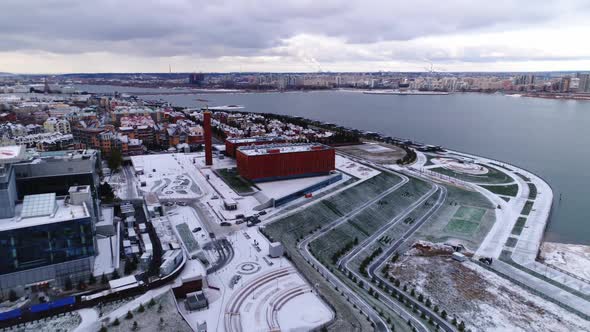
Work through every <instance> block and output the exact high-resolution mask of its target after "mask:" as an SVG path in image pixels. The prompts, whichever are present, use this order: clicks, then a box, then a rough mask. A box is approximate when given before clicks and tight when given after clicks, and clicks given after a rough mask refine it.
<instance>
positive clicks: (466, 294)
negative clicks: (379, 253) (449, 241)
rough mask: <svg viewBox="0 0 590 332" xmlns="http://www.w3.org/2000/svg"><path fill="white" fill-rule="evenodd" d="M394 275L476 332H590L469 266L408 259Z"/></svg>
mask: <svg viewBox="0 0 590 332" xmlns="http://www.w3.org/2000/svg"><path fill="white" fill-rule="evenodd" d="M391 274H392V275H393V276H395V277H396V278H399V279H400V281H401V282H402V284H406V283H408V281H409V283H408V289H411V288H415V289H416V291H417V292H418V293H422V294H424V296H425V297H426V298H430V299H431V300H432V302H433V304H435V305H438V306H439V307H440V310H441V311H442V310H445V311H447V313H448V314H449V317H453V316H454V315H456V316H457V318H458V319H459V320H463V321H465V324H466V325H467V328H469V329H471V330H472V331H515V332H516V331H523V332H524V331H564V332H566V331H588V330H590V322H588V321H586V320H584V319H582V318H580V317H578V316H576V315H575V314H572V313H570V312H569V311H567V310H565V309H563V308H561V307H559V306H557V305H555V304H553V303H551V302H549V301H546V300H544V299H543V298H541V297H538V296H536V295H533V294H531V293H529V292H527V291H526V290H524V289H522V288H520V287H519V286H517V285H515V284H513V283H511V282H510V281H508V280H506V279H504V278H501V277H499V276H498V275H496V274H494V273H493V272H490V271H487V270H486V269H484V268H482V267H480V266H478V265H476V264H475V263H472V262H469V261H467V262H463V263H459V262H457V261H454V260H452V259H451V258H450V257H448V256H447V257H417V256H403V257H401V258H400V260H399V261H398V262H397V263H396V264H395V265H393V268H392V270H391Z"/></svg>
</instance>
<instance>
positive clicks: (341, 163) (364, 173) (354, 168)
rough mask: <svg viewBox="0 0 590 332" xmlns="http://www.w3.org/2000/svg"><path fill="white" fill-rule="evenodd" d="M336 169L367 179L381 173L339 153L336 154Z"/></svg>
mask: <svg viewBox="0 0 590 332" xmlns="http://www.w3.org/2000/svg"><path fill="white" fill-rule="evenodd" d="M385 149H386V148H385ZM336 169H338V170H340V171H342V172H345V173H348V174H350V175H352V176H354V177H357V178H359V179H369V178H372V177H373V176H375V175H377V174H379V173H381V172H380V171H378V170H376V169H374V168H370V167H367V166H365V165H362V164H359V163H357V162H354V161H352V160H350V159H348V158H346V157H343V156H341V155H336Z"/></svg>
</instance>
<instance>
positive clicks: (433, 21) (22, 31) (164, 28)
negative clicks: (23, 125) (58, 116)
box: [0, 0, 590, 73]
mask: <svg viewBox="0 0 590 332" xmlns="http://www.w3.org/2000/svg"><path fill="white" fill-rule="evenodd" d="M589 22H590V1H587V0H580V1H578V0H560V1H549V0H536V1H529V0H493V1H489V0H444V1H440V0H404V1H398V0H362V1H356V0H347V1H334V0H299V1H292V0H280V1H279V0H234V1H226V0H215V1H201V0H165V1H164V0H125V1H120V0H92V1H80V0H0V72H11V73H80V72H84V73H90V72H168V71H169V68H171V69H172V71H173V72H232V71H233V72H237V71H248V72H250V71H266V72H317V71H320V70H321V71H333V72H342V71H348V72H354V71H380V70H382V71H425V70H426V69H429V68H431V67H432V69H434V70H435V71H440V72H445V71H562V70H590V43H589V42H588V37H589V36H590V23H589Z"/></svg>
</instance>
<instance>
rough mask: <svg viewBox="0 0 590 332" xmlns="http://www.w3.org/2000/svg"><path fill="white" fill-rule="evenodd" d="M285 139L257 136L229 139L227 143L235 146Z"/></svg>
mask: <svg viewBox="0 0 590 332" xmlns="http://www.w3.org/2000/svg"><path fill="white" fill-rule="evenodd" d="M284 139H285V138H283V137H280V136H256V137H242V138H228V139H227V141H228V142H230V143H234V144H241V143H256V142H272V141H278V140H284Z"/></svg>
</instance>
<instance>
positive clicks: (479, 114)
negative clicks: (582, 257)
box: [100, 87, 590, 245]
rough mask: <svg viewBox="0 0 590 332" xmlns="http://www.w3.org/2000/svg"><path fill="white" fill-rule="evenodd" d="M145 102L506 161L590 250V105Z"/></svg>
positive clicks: (250, 99)
mask: <svg viewBox="0 0 590 332" xmlns="http://www.w3.org/2000/svg"><path fill="white" fill-rule="evenodd" d="M105 88H106V87H101V88H100V90H103V89H105ZM116 89H118V91H125V90H124V89H125V88H120V87H119V88H116ZM146 98H147V99H159V98H162V99H164V100H168V101H170V102H171V103H173V104H174V105H176V106H185V107H196V106H202V104H198V102H197V101H196V100H195V99H196V98H204V99H207V100H209V101H210V102H209V105H210V106H213V105H227V104H239V105H244V106H245V107H246V110H247V111H251V112H266V113H278V114H289V115H298V116H303V117H306V118H311V119H317V120H322V121H328V122H333V123H338V124H340V125H344V126H349V127H354V128H358V129H363V130H370V131H375V132H381V133H384V134H386V135H390V136H396V137H404V138H409V139H414V140H417V141H420V142H424V143H430V144H438V145H443V146H446V147H449V148H452V149H455V150H460V151H465V152H470V153H473V154H478V155H482V156H486V157H491V158H494V159H498V160H502V161H506V162H509V163H512V164H515V165H517V166H520V167H523V168H525V169H527V170H529V171H532V172H534V173H535V174H537V175H539V176H541V177H542V178H544V179H545V180H546V181H547V182H548V183H549V184H550V185H551V187H552V188H553V191H554V197H555V202H554V205H553V213H552V217H551V222H550V223H549V226H548V228H547V233H546V239H547V240H549V241H559V242H566V243H580V244H589V245H590V207H589V206H588V205H589V203H590V202H589V194H590V175H589V172H588V168H589V167H590V152H589V147H590V133H589V131H588V127H589V126H590V101H589V102H583V101H558V100H546V99H533V98H515V97H507V96H502V95H486V94H454V95H449V96H393V95H389V96H386V95H384V96H379V95H364V94H362V93H358V92H344V91H328V92H307V93H299V92H296V93H264V94H199V95H198V97H197V96H196V95H162V96H149V97H146ZM560 195H562V200H561V202H560V201H559V197H560Z"/></svg>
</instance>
